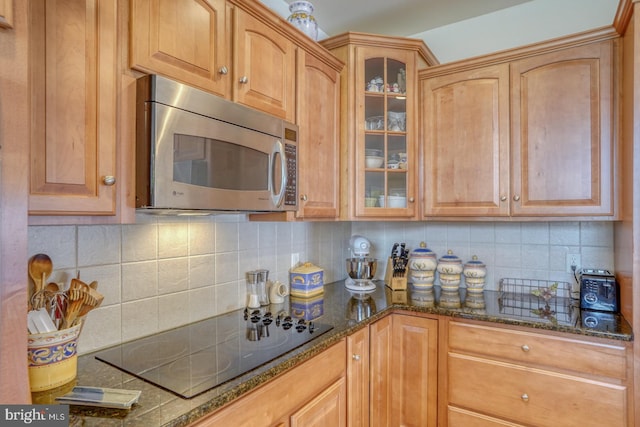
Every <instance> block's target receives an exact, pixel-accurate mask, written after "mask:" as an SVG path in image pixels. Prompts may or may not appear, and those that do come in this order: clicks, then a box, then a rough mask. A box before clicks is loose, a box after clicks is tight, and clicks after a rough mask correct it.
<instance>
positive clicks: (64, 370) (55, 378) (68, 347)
mask: <svg viewBox="0 0 640 427" xmlns="http://www.w3.org/2000/svg"><path fill="white" fill-rule="evenodd" d="M81 329H82V322H80V323H79V324H77V325H76V326H74V327H71V328H67V329H61V330H59V331H53V332H47V333H43V334H29V336H28V341H27V361H28V366H29V384H30V387H31V391H33V392H37V391H44V390H50V389H52V388H56V387H60V386H62V385H64V384H67V383H68V382H70V381H73V380H74V379H75V378H76V376H77V374H78V355H77V353H76V347H77V340H78V337H79V336H80V330H81Z"/></svg>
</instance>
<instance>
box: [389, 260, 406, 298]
mask: <svg viewBox="0 0 640 427" xmlns="http://www.w3.org/2000/svg"><path fill="white" fill-rule="evenodd" d="M393 273H394V271H393V260H392V259H391V257H389V259H388V260H387V270H386V271H385V273H384V283H385V284H386V285H387V286H388V287H390V288H391V289H392V290H394V291H404V290H406V289H407V273H406V271H405V272H403V273H402V274H401V275H398V276H396V275H394V274H393Z"/></svg>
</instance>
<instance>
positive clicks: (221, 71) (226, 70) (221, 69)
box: [218, 65, 229, 75]
mask: <svg viewBox="0 0 640 427" xmlns="http://www.w3.org/2000/svg"><path fill="white" fill-rule="evenodd" d="M218 73H220V74H222V75H225V74H228V73H229V69H228V68H227V67H225V66H224V65H223V66H222V67H220V69H219V70H218Z"/></svg>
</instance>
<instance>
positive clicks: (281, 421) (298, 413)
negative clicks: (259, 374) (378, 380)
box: [191, 340, 347, 427]
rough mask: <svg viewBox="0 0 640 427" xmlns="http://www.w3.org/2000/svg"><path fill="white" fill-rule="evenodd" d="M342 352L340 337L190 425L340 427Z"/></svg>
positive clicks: (343, 378) (342, 417)
mask: <svg viewBox="0 0 640 427" xmlns="http://www.w3.org/2000/svg"><path fill="white" fill-rule="evenodd" d="M346 354H347V353H346V343H345V340H342V341H340V342H339V343H338V344H335V345H334V346H332V347H330V348H329V349H327V350H325V351H323V352H322V353H320V354H318V355H317V356H314V357H313V358H312V359H310V360H308V361H306V362H304V363H303V364H302V365H300V366H298V367H296V368H295V369H292V370H291V371H288V372H286V373H285V374H283V375H282V376H280V377H277V378H275V379H274V380H273V381H270V382H268V383H267V384H265V385H264V386H262V387H260V388H258V389H257V390H255V391H253V392H251V393H249V394H248V395H246V396H245V397H242V398H240V399H238V400H236V401H234V402H233V403H231V404H230V405H228V406H226V407H224V408H222V409H220V410H219V411H218V412H216V413H214V414H212V415H210V416H207V417H206V418H203V419H201V420H199V421H196V422H195V423H193V424H191V426H192V427H218V426H220V427H228V426H243V427H251V426H255V427H265V426H279V427H288V426H291V427H302V426H304V427H315V426H317V427H325V426H336V427H340V426H343V427H344V426H346V425H347V420H346V412H347V411H346V404H347V398H346V395H347V393H346V367H345V360H346Z"/></svg>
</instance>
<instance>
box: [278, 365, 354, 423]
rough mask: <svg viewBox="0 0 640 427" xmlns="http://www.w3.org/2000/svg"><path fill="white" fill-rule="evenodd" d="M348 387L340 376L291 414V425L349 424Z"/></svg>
mask: <svg viewBox="0 0 640 427" xmlns="http://www.w3.org/2000/svg"><path fill="white" fill-rule="evenodd" d="M346 403H347V387H346V380H345V378H344V377H343V378H340V379H339V380H338V381H336V382H335V383H333V384H331V385H330V386H329V387H327V388H326V389H325V390H324V391H323V392H322V393H320V394H319V395H318V396H316V397H315V398H313V399H312V400H311V401H310V402H308V403H307V404H305V405H304V406H303V407H302V408H300V409H299V410H298V411H296V413H294V414H293V415H292V416H291V422H290V425H291V427H326V426H336V427H344V426H346V425H347V411H346Z"/></svg>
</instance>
